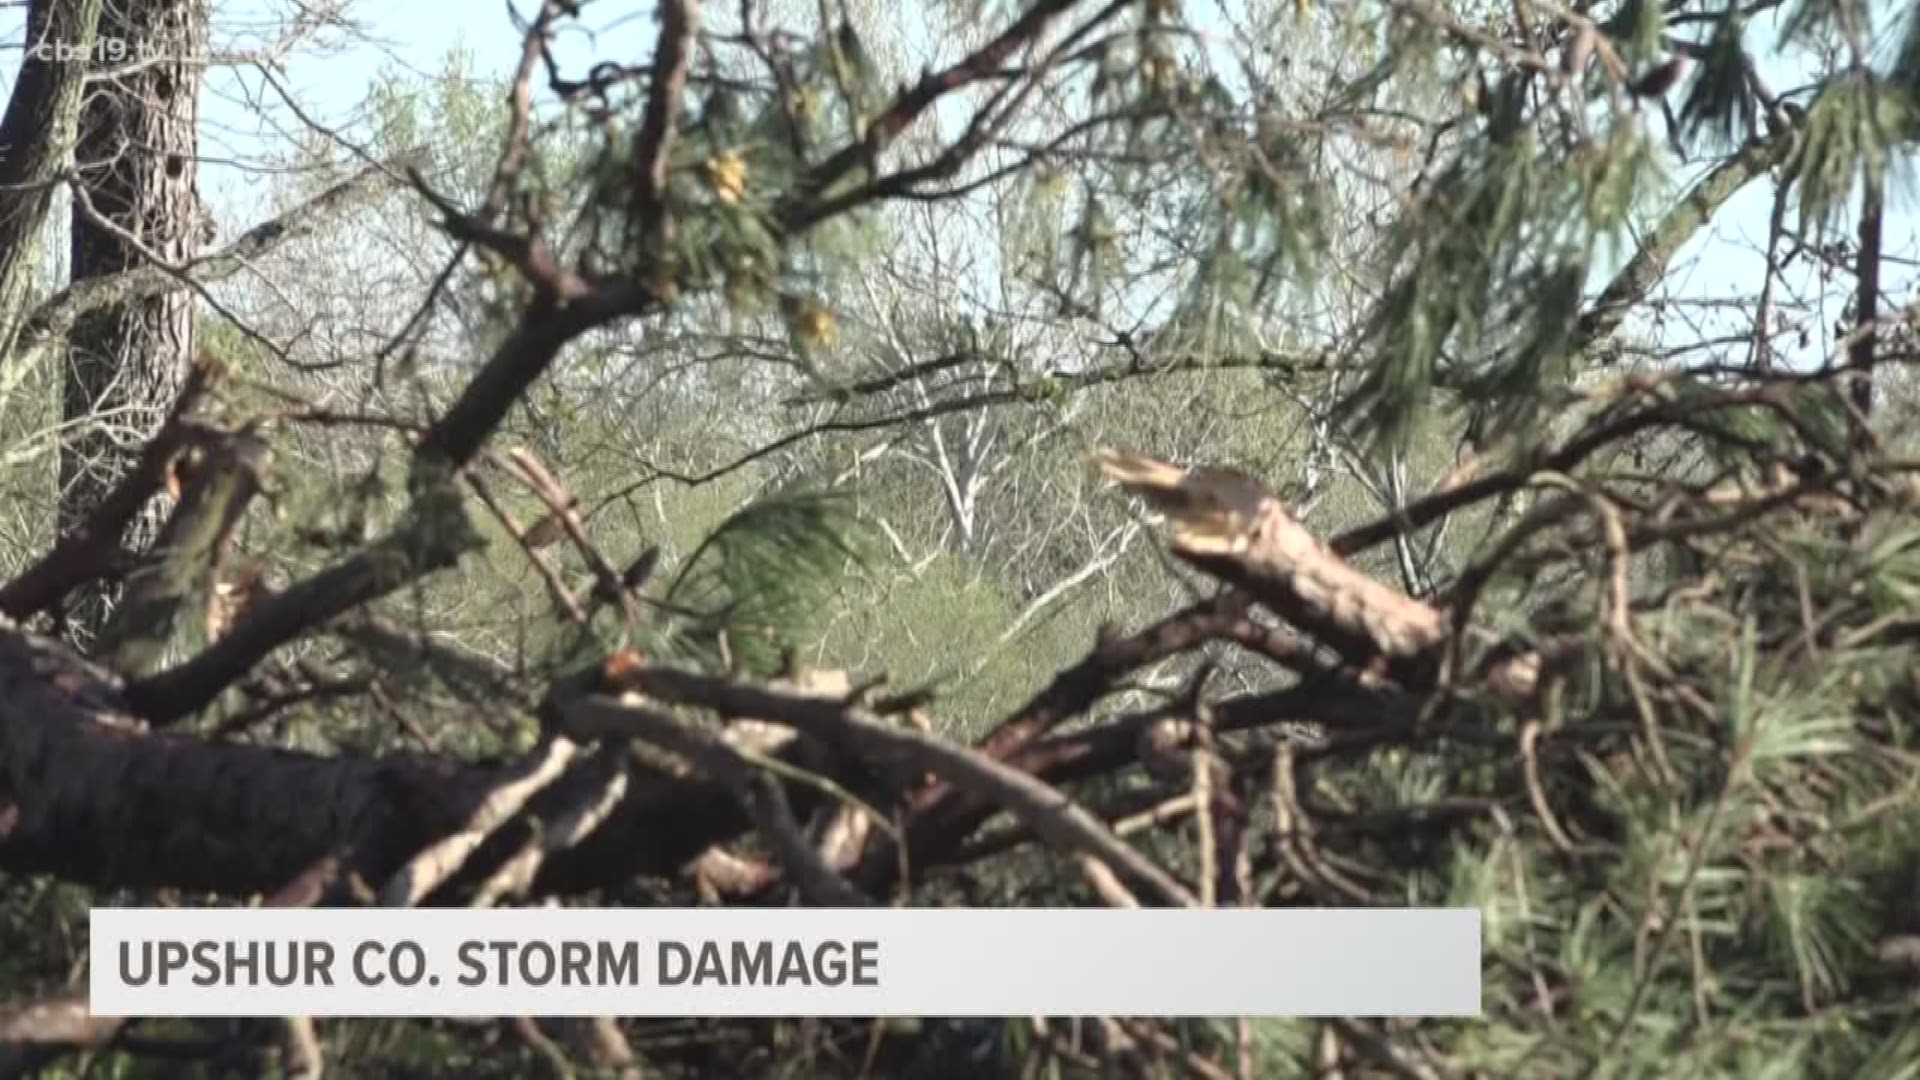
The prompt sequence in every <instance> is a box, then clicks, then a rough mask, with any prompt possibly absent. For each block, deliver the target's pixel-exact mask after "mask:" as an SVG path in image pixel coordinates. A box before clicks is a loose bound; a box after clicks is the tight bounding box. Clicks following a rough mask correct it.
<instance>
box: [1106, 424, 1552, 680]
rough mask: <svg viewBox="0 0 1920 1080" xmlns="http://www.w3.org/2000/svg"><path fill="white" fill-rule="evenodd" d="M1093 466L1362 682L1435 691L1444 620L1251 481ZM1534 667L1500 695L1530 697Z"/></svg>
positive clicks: (1516, 673)
mask: <svg viewBox="0 0 1920 1080" xmlns="http://www.w3.org/2000/svg"><path fill="white" fill-rule="evenodd" d="M1094 460H1095V461H1096V463H1097V464H1098V465H1099V466H1100V469H1101V471H1102V472H1103V473H1105V474H1106V475H1107V476H1108V477H1110V478H1112V479H1113V480H1114V481H1115V482H1117V483H1118V484H1119V485H1120V486H1121V487H1122V488H1124V489H1126V490H1127V491H1128V492H1130V493H1132V494H1134V495H1137V496H1139V497H1140V498H1141V499H1142V500H1144V501H1145V502H1146V503H1147V504H1148V505H1149V506H1151V507H1152V508H1153V509H1155V510H1156V511H1158V512H1159V513H1161V514H1162V515H1164V516H1165V518H1166V520H1167V522H1168V524H1169V525H1171V526H1172V528H1173V545H1172V546H1173V550H1174V553H1175V554H1177V555H1179V556H1180V557H1181V558H1182V559H1184V560H1186V561H1187V562H1189V563H1191V564H1192V565H1193V566H1195V567H1196V568H1198V569H1200V570H1201V571H1203V572H1205V573H1207V574H1209V575H1211V576H1212V577H1215V578H1217V579H1219V580H1221V581H1223V582H1226V583H1227V584H1229V585H1233V586H1235V587H1237V588H1240V589H1243V590H1245V591H1246V592H1247V593H1248V594H1249V595H1251V596H1252V597H1254V598H1255V599H1256V600H1258V601H1259V602H1260V603H1261V604H1263V605H1265V606H1266V607H1268V608H1270V609H1272V610H1273V612H1274V613H1275V614H1277V615H1279V616H1280V617H1281V618H1283V619H1285V620H1287V622H1289V623H1291V624H1292V625H1293V626H1295V627H1297V628H1298V629H1300V630H1301V631H1303V632H1305V633H1307V634H1309V635H1311V636H1312V637H1313V638H1315V639H1316V640H1318V641H1320V642H1322V643H1324V644H1325V645H1327V646H1328V647H1329V648H1331V649H1332V650H1333V651H1334V652H1336V653H1338V654H1339V655H1340V657H1341V659H1342V660H1343V661H1345V662H1346V663H1347V664H1348V665H1350V666H1352V667H1353V668H1355V669H1357V670H1358V671H1360V672H1361V673H1362V675H1363V676H1374V677H1378V676H1385V677H1388V678H1391V679H1392V680H1393V681H1394V682H1397V683H1399V684H1400V685H1402V686H1404V687H1407V688H1409V689H1419V688H1424V687H1428V686H1431V685H1433V683H1434V680H1435V679H1436V677H1437V675H1438V674H1439V671H1440V665H1441V663H1442V662H1443V661H1444V660H1445V658H1446V653H1447V650H1446V648H1445V646H1446V644H1447V642H1448V640H1449V639H1450V638H1451V636H1452V627H1451V624H1450V623H1449V621H1448V619H1447V617H1446V615H1445V614H1444V613H1443V612H1441V611H1440V610H1439V609H1438V608H1435V607H1433V606H1432V605H1430V604H1427V603H1424V602H1422V601H1420V600H1416V599H1414V598H1413V597H1410V596H1407V595H1406V594H1404V593H1401V592H1399V591H1397V590H1395V589H1393V588H1391V587H1389V586H1387V585H1384V584H1382V583H1380V582H1378V581H1375V580H1374V579H1372V578H1370V577H1368V576H1367V575H1365V574H1363V573H1361V572H1360V571H1358V570H1356V569H1354V568H1353V567H1352V566H1350V565H1348V564H1347V563H1346V562H1345V561H1344V560H1343V559H1341V558H1340V556H1338V555H1336V554H1334V552H1333V551H1332V550H1331V549H1329V548H1328V547H1327V546H1326V545H1325V544H1323V543H1321V542H1320V541H1319V539H1317V538H1316V537H1315V536H1314V535H1313V534H1312V533H1310V532H1308V531H1307V529H1306V527H1305V526H1303V525H1301V524H1300V523H1299V522H1298V521H1296V520H1294V517H1293V515H1292V514H1290V513H1288V512H1287V508H1286V506H1285V505H1284V504H1283V503H1282V502H1281V501H1280V499H1279V498H1278V497H1277V496H1275V495H1273V494H1272V493H1271V492H1269V491H1268V490H1267V489H1266V488H1264V487H1262V486H1261V485H1260V484H1259V483H1257V482H1256V481H1254V480H1253V479H1252V478H1250V477H1248V476H1245V475H1244V474H1241V473H1238V472H1233V471H1230V470H1226V469H1190V468H1182V467H1181V466H1178V465H1174V464H1172V463H1170V462H1165V461H1160V460H1157V459H1154V458H1149V457H1144V456H1142V455H1138V454H1127V453H1121V452H1117V451H1112V450H1102V451H1099V452H1097V453H1096V454H1095V455H1094ZM1537 664H1538V658H1537V657H1533V656H1523V657H1516V658H1513V659H1511V660H1507V661H1504V662H1502V663H1500V664H1498V665H1496V668H1495V670H1493V671H1491V672H1489V673H1488V674H1489V683H1490V685H1491V686H1492V687H1493V689H1495V690H1496V691H1497V692H1499V693H1500V694H1502V695H1503V696H1508V697H1514V696H1519V695H1522V694H1525V693H1527V692H1529V691H1530V690H1531V689H1532V683H1533V674H1534V669H1535V668H1537Z"/></svg>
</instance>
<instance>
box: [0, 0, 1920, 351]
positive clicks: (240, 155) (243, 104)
mask: <svg viewBox="0 0 1920 1080" xmlns="http://www.w3.org/2000/svg"><path fill="white" fill-rule="evenodd" d="M288 3H289V0H224V2H222V3H219V4H218V6H217V7H216V12H217V14H216V17H215V20H216V21H215V26H216V29H215V46H216V48H220V47H227V48H245V47H249V46H253V45H257V44H258V43H259V42H260V41H261V40H262V38H263V37H265V36H270V35H271V34H273V33H274V32H275V30H276V29H277V27H278V26H280V25H281V24H282V22H283V21H284V19H285V17H286V12H287V10H288ZM518 5H519V7H520V8H521V9H522V10H531V8H532V3H531V0H518ZM649 8H650V5H642V4H639V3H632V4H610V3H602V4H599V5H589V6H588V8H587V12H588V16H589V19H590V20H592V21H593V23H594V25H595V27H596V29H597V31H598V32H599V40H598V42H597V43H594V42H590V41H588V40H586V39H585V36H584V35H582V34H578V33H576V34H574V35H572V36H571V38H570V39H567V40H562V41H561V42H560V43H559V47H558V50H557V51H558V52H559V54H560V56H561V58H562V60H563V61H566V60H569V59H572V60H584V59H585V58H590V57H620V58H633V57H638V56H643V55H645V53H646V51H647V50H648V48H649V47H650V45H651V43H652V38H653V33H654V23H653V20H652V18H651V17H650V11H649ZM1883 10H1884V9H1883ZM352 17H353V18H354V19H355V21H356V22H357V24H358V26H359V28H360V30H361V31H362V32H363V34H356V35H345V36H342V35H334V36H333V37H332V39H331V40H329V39H325V38H323V39H322V40H321V41H319V42H316V43H314V44H313V45H310V46H309V47H308V48H306V49H303V50H301V51H299V52H297V53H295V54H293V55H291V56H289V57H288V60H287V63H286V70H285V75H284V80H283V83H284V85H285V86H286V88H287V89H288V90H289V91H290V92H291V94H292V95H293V97H294V98H295V100H297V101H298V102H299V103H300V107H301V110H302V111H303V112H305V113H306V115H307V116H308V117H309V118H310V119H312V120H315V121H318V122H320V123H323V124H326V125H328V126H330V127H337V128H342V129H350V128H351V127H352V126H353V122H354V120H355V119H356V118H357V117H358V116H359V107H360V105H361V103H362V102H363V100H364V99H365V97H366V95H367V92H368V90H369V89H370V88H371V87H372V86H373V85H374V83H375V81H376V79H377V78H378V76H379V74H380V73H381V72H382V71H383V70H398V71H405V72H413V73H417V74H419V75H422V76H426V75H429V74H433V73H436V72H437V71H439V70H440V68H441V66H442V64H443V61H444V59H445V57H446V56H447V54H448V52H449V50H451V49H453V48H455V47H464V48H465V49H466V50H467V51H468V52H469V53H470V55H471V57H472V60H473V70H474V74H475V76H476V77H479V78H485V77H489V76H495V77H497V76H504V75H505V74H507V73H508V72H509V71H510V70H511V68H512V66H513V64H514V63H515V61H516V59H517V55H518V49H519V35H518V33H517V31H516V30H515V29H514V26H513V23H512V22H511V20H510V18H509V14H508V8H507V0H491V2H484V3H473V2H471V0H411V2H402V3H384V4H374V3H366V2H364V0H363V2H362V3H359V4H357V5H355V7H354V8H353V9H352ZM21 18H22V14H21V11H20V9H19V8H8V9H6V10H5V11H0V41H5V42H9V43H13V42H18V41H19V40H20V37H21V34H20V22H21ZM1772 36H1773V27H1772V26H1771V25H1769V24H1768V23H1767V22H1765V21H1761V22H1758V23H1757V25H1756V26H1755V28H1754V33H1753V36H1752V37H1750V39H1749V40H1751V41H1755V42H1758V41H1763V40H1771V38H1772ZM1892 36H1893V35H1890V34H1889V35H1883V37H1885V38H1888V39H1890V38H1891V37H1892ZM1883 44H1884V43H1883ZM13 55H15V56H17V51H16V52H15V53H14V54H13ZM11 59H12V57H7V58H6V60H5V61H0V64H3V65H4V66H0V75H3V76H4V79H5V83H6V85H7V87H8V88H9V89H10V87H11V82H12V70H11V68H12V63H11V62H8V61H11ZM1807 66H1808V65H1807V63H1806V62H1805V60H1804V59H1803V58H1793V57H1783V56H1777V55H1776V56H1771V57H1767V58H1765V59H1764V60H1763V68H1764V70H1765V73H1766V76H1767V78H1768V80H1769V81H1770V83H1771V84H1772V85H1773V86H1774V88H1775V89H1777V90H1780V89H1787V88H1790V87H1792V86H1795V85H1798V84H1799V83H1800V82H1802V81H1804V72H1805V71H1806V70H1807ZM262 105H264V106H265V107H264V108H262V107H261V106H262ZM202 119H203V134H202V144H201V148H202V153H203V155H204V156H205V158H206V159H207V160H206V161H205V162H204V164H203V167H202V181H201V184H202V189H203V194H204V195H205V196H206V197H207V198H208V199H209V201H211V202H212V203H213V205H214V206H215V208H216V214H217V216H218V217H219V219H220V221H221V222H222V224H223V226H224V228H223V232H230V231H233V230H237V229H241V228H245V227H246V225H247V224H250V223H251V222H252V221H255V220H258V218H259V217H260V216H261V215H262V214H263V213H264V212H265V206H264V199H265V196H266V195H267V193H268V192H269V190H270V179H269V178H268V177H265V176H263V175H262V173H261V170H260V168H259V163H260V162H261V161H262V160H263V159H264V158H270V157H272V156H274V155H275V154H276V153H285V152H286V151H287V150H288V149H290V147H291V146H292V139H293V138H295V137H298V136H299V135H300V134H301V133H302V131H303V130H304V125H303V123H302V122H301V120H300V119H299V118H298V117H296V116H295V115H293V113H292V112H291V111H290V110H289V109H288V108H287V107H286V106H285V105H284V103H283V102H282V101H281V100H280V97H279V95H278V93H277V92H276V91H274V90H273V89H272V88H271V87H269V86H268V84H267V83H266V81H265V80H264V79H263V78H262V76H261V75H260V74H259V73H258V72H256V71H253V70H251V69H246V68H238V69H215V70H214V71H213V72H212V73H211V75H210V77H209V79H208V83H207V88H206V93H205V95H204V97H203V100H202ZM1696 173H1697V167H1696V168H1693V169H1689V168H1684V167H1682V168H1680V169H1679V171H1678V172H1677V173H1676V175H1677V176H1679V177H1683V178H1685V177H1690V176H1692V175H1694V174H1696ZM1679 190H1684V187H1683V188H1681V189H1679ZM1677 193H1678V191H1676V194H1677ZM1896 199H1897V201H1896V206H1895V213H1894V214H1893V215H1892V218H1891V220H1890V222H1889V226H1890V227H1889V230H1888V235H1887V238H1886V248H1887V251H1888V252H1889V253H1890V254H1892V255H1894V256H1897V257H1902V258H1908V259H1911V258H1913V257H1914V256H1916V255H1917V254H1920V245H1916V236H1915V229H1914V224H1915V219H1914V216H1913V215H1912V213H1911V212H1910V208H1911V205H1912V198H1911V193H1910V192H1908V191H1905V190H1899V191H1897V192H1896ZM1771 209H1772V192H1771V185H1768V184H1765V183H1754V184H1750V185H1748V187H1747V188H1746V190H1744V191H1742V192H1741V193H1740V194H1739V195H1738V196H1737V197H1735V199H1733V200H1732V201H1731V202H1730V203H1729V204H1728V205H1727V206H1726V207H1725V208H1723V210H1722V211H1721V213H1720V214H1719V215H1718V216H1717V217H1716V218H1715V221H1714V223H1713V227H1712V228H1711V229H1709V230H1707V231H1706V233H1705V234H1703V235H1702V236H1700V237H1699V238H1697V239H1696V240H1695V241H1694V242H1693V243H1692V244H1690V245H1689V247H1688V250H1687V251H1686V252H1685V253H1684V254H1683V256H1682V258H1681V259H1680V260H1678V261H1677V262H1676V269H1677V271H1678V274H1677V277H1676V279H1675V280H1676V282H1677V285H1678V288H1679V289H1680V291H1681V292H1682V293H1683V294H1684V295H1686V296H1688V297H1734V296H1748V297H1751V296H1752V295H1754V293H1755V292H1756V291H1757V289H1758V286H1759V281H1760V274H1761V261H1760V259H1759V258H1758V257H1757V256H1755V255H1754V254H1753V251H1754V250H1755V249H1756V248H1758V247H1759V246H1760V245H1762V244H1764V241H1765V237H1766V233H1767V226H1768V218H1769V216H1770V211H1771ZM1894 269H1895V272H1896V276H1897V277H1898V278H1901V279H1904V278H1907V277H1908V276H1909V275H1908V274H1907V273H1905V272H1904V271H1900V270H1899V268H1898V267H1895V268H1894ZM1845 284H1846V283H1845V282H1844V281H1842V282H1841V286H1842V287H1841V288H1839V289H1837V290H1835V294H1834V300H1833V303H1834V306H1833V310H1832V314H1831V315H1830V316H1829V317H1828V319H1827V320H1825V321H1826V322H1827V323H1828V325H1829V328H1830V325H1831V323H1832V321H1833V319H1834V318H1836V317H1837V315H1838V312H1839V304H1840V303H1841V302H1843V300H1844V291H1845V289H1844V285H1845ZM1731 319H1737V317H1734V316H1730V320H1731ZM1725 329H1726V330H1728V331H1731V330H1733V329H1735V326H1734V324H1733V322H1732V321H1730V322H1729V323H1728V325H1727V326H1726V327H1725ZM1710 332H1711V329H1710ZM1822 352H1823V346H1822V343H1821V342H1820V341H1818V340H1815V341H1813V342H1811V343H1810V347H1809V354H1808V355H1807V356H1805V357H1803V358H1801V359H1804V360H1814V359H1817V357H1818V355H1820V354H1821V353H1822Z"/></svg>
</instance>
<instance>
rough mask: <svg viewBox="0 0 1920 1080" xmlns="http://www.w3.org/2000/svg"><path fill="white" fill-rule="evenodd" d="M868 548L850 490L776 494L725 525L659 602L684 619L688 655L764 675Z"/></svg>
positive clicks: (793, 643) (682, 626)
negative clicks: (730, 663) (712, 658)
mask: <svg viewBox="0 0 1920 1080" xmlns="http://www.w3.org/2000/svg"><path fill="white" fill-rule="evenodd" d="M867 547H868V541H867V539H866V536H865V533H864V530H863V528H862V526H861V523H860V520H859V518H858V516H857V513H856V508H855V506H854V504H853V502H852V501H851V499H850V498H849V497H848V495H847V494H846V493H843V492H817V491H788V492H779V493H775V494H771V495H768V496H764V497H762V498H760V499H757V500H755V501H754V502H752V503H749V504H748V505H747V506H745V507H742V508H741V509H740V510H739V511H737V512H735V513H734V514H733V515H731V516H730V517H728V518H727V519H726V520H725V521H723V522H721V524H720V525H719V527H718V528H716V529H714V531H713V532H712V533H711V534H709V535H708V536H707V538H706V539H705V540H704V541H702V542H701V544H700V546H699V547H698V548H695V549H694V551H693V553H692V554H691V555H689V556H688V557H687V559H686V561H685V562H684V563H682V564H681V566H680V569H679V572H678V573H677V574H676V575H675V576H674V579H673V582H672V584H671V585H669V586H668V587H667V589H666V592H665V594H664V597H663V598H664V599H665V600H666V601H667V602H668V603H670V604H672V605H674V606H675V608H677V609H680V610H683V611H685V612H687V613H688V614H687V615H686V616H683V618H684V619H685V620H686V621H684V622H683V623H681V624H680V625H679V631H680V635H681V637H682V640H684V641H685V642H686V643H687V645H688V646H689V647H690V648H692V649H693V650H694V651H696V652H697V653H700V654H704V655H708V656H730V657H731V658H732V659H733V660H734V662H736V663H737V664H738V665H739V666H740V667H741V669H742V670H745V671H747V672H750V673H753V674H760V675H765V674H769V673H771V672H774V671H776V670H778V668H779V665H780V663H781V658H782V655H783V653H785V652H787V651H789V650H791V649H792V648H794V647H795V646H796V645H797V644H799V643H800V642H801V641H802V640H803V638H802V635H803V634H804V633H805V632H806V631H807V630H808V629H809V628H810V627H811V626H812V625H813V623H814V620H816V619H817V618H818V617H819V615H820V614H821V612H822V609H823V608H824V607H825V605H826V602H827V600H828V599H829V597H831V596H832V594H833V592H834V590H835V588H836V587H837V583H838V580H839V578H840V576H841V575H842V574H844V573H845V572H846V571H847V570H848V569H850V568H858V567H860V566H861V565H862V564H863V560H864V559H865V557H866V556H865V554H864V552H865V549H866V548H867ZM723 638H724V641H723V640H722V639H723Z"/></svg>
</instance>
